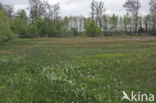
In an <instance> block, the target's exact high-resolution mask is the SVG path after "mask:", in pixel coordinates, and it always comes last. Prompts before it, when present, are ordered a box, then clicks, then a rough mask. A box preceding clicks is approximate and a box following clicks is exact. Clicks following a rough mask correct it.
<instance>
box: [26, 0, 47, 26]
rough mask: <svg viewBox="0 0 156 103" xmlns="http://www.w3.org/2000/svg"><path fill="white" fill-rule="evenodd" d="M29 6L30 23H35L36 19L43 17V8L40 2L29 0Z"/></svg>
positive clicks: (38, 0)
mask: <svg viewBox="0 0 156 103" xmlns="http://www.w3.org/2000/svg"><path fill="white" fill-rule="evenodd" d="M29 4H30V7H29V9H30V18H31V22H32V23H35V22H36V20H37V19H38V18H40V17H42V16H43V15H44V13H45V7H44V4H43V2H41V1H40V0H29Z"/></svg>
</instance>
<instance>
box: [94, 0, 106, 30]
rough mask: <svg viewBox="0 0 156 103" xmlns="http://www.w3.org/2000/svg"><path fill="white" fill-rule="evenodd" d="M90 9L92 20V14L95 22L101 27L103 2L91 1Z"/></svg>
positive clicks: (103, 9)
mask: <svg viewBox="0 0 156 103" xmlns="http://www.w3.org/2000/svg"><path fill="white" fill-rule="evenodd" d="M91 9H92V12H91V15H92V20H94V16H96V24H97V25H99V27H100V29H102V16H103V13H104V11H105V7H104V2H102V1H100V2H97V1H94V0H93V1H92V3H91Z"/></svg>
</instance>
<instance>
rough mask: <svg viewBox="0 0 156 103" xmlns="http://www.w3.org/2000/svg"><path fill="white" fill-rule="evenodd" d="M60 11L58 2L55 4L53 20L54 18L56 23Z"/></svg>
mask: <svg viewBox="0 0 156 103" xmlns="http://www.w3.org/2000/svg"><path fill="white" fill-rule="evenodd" d="M59 13H60V4H59V3H57V4H55V5H53V20H54V23H56V20H57V19H58V17H59Z"/></svg>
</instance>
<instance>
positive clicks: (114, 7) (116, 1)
mask: <svg viewBox="0 0 156 103" xmlns="http://www.w3.org/2000/svg"><path fill="white" fill-rule="evenodd" d="M0 1H2V2H3V3H5V4H11V5H14V6H15V8H16V10H17V9H24V8H26V7H27V6H28V0H0ZM46 1H48V2H49V3H50V4H55V3H57V2H59V3H60V6H61V16H79V15H83V16H89V15H90V3H91V1H92V0H46ZM97 1H103V2H104V3H105V8H106V13H108V14H112V13H115V14H119V15H123V14H125V12H126V11H125V9H124V8H123V4H124V3H125V2H126V0H97ZM140 2H141V5H142V8H141V10H140V14H141V15H145V14H147V12H148V11H149V6H148V4H149V0H140Z"/></svg>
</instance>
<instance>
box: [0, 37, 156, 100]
mask: <svg viewBox="0 0 156 103" xmlns="http://www.w3.org/2000/svg"><path fill="white" fill-rule="evenodd" d="M122 91H126V92H127V93H130V92H131V91H134V92H136V93H137V92H138V91H139V92H141V93H152V94H155V95H156V37H102V38H51V39H49V38H38V39H16V40H13V41H10V42H8V43H1V44H0V103H120V102H121V98H122V96H123V95H122ZM122 103H130V102H128V101H127V100H125V101H122ZM141 103H144V102H141ZM145 103H146V102H145Z"/></svg>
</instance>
